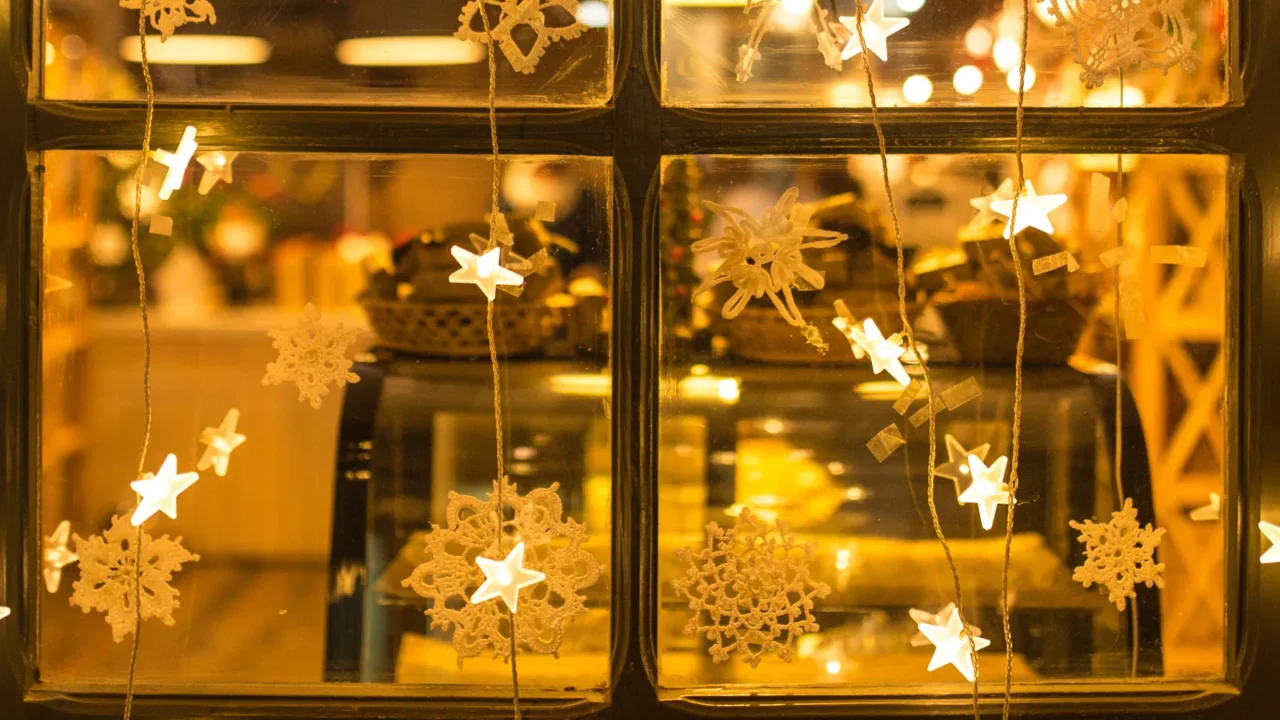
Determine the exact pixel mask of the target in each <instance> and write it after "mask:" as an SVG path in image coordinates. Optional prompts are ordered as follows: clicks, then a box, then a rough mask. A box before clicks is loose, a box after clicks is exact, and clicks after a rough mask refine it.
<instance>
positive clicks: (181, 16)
mask: <svg viewBox="0 0 1280 720" xmlns="http://www.w3.org/2000/svg"><path fill="white" fill-rule="evenodd" d="M142 3H143V0H120V7H122V8H127V9H129V10H141V9H142ZM146 3H147V13H149V14H150V15H151V27H153V28H155V29H156V30H159V31H160V42H164V41H165V40H168V39H169V37H170V36H172V35H173V31H174V30H177V29H178V28H180V27H182V26H183V25H186V24H187V23H202V22H205V21H206V20H207V21H209V24H210V25H216V24H217V23H218V15H217V13H215V12H214V9H213V3H211V2H209V0H146Z"/></svg>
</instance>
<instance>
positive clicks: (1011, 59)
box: [993, 37, 1022, 72]
mask: <svg viewBox="0 0 1280 720" xmlns="http://www.w3.org/2000/svg"><path fill="white" fill-rule="evenodd" d="M993 53H994V55H995V60H996V67H998V68H1000V69H1001V70H1003V71H1005V72H1008V70H1009V69H1010V68H1012V67H1013V66H1014V65H1017V64H1018V63H1020V62H1021V61H1022V50H1021V48H1019V47H1018V41H1017V40H1014V39H1013V38H1010V37H1002V38H1000V39H999V40H997V41H996V45H995V49H994V50H993Z"/></svg>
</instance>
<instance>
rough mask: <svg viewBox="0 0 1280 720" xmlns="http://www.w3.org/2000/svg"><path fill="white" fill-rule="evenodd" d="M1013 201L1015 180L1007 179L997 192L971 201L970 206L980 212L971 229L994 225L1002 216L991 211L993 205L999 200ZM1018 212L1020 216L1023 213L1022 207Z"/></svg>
mask: <svg viewBox="0 0 1280 720" xmlns="http://www.w3.org/2000/svg"><path fill="white" fill-rule="evenodd" d="M1012 199H1013V178H1005V179H1004V182H1002V183H1000V187H998V188H996V191H995V192H993V193H991V194H990V195H983V196H981V197H976V198H972V199H970V200H969V204H970V205H972V206H973V209H974V210H977V211H978V214H977V215H974V216H973V219H972V220H970V221H969V227H970V228H971V229H978V228H984V227H986V226H987V225H988V224H990V223H993V222H995V221H996V220H999V219H1000V216H999V215H998V214H996V212H995V211H994V210H992V209H991V203H993V202H996V201H999V200H1012ZM1018 211H1019V214H1021V211H1022V207H1021V206H1019V207H1018Z"/></svg>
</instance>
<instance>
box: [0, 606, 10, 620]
mask: <svg viewBox="0 0 1280 720" xmlns="http://www.w3.org/2000/svg"><path fill="white" fill-rule="evenodd" d="M7 617H9V608H7V607H5V606H3V605H0V620H3V619H5V618H7Z"/></svg>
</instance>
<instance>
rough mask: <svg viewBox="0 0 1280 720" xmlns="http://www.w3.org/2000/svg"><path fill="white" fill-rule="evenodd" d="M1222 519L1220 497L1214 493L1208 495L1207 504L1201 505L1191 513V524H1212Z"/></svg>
mask: <svg viewBox="0 0 1280 720" xmlns="http://www.w3.org/2000/svg"><path fill="white" fill-rule="evenodd" d="M1221 518H1222V496H1221V495H1219V494H1218V493H1216V492H1211V493H1209V504H1208V505H1201V506H1200V507H1198V508H1196V509H1194V510H1192V511H1191V520H1192V522H1213V521H1214V520H1219V519H1221Z"/></svg>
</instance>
